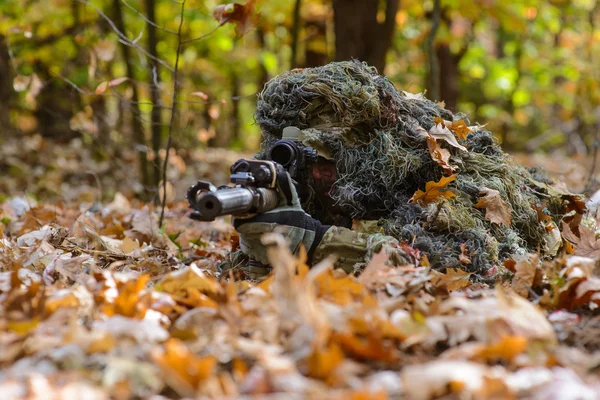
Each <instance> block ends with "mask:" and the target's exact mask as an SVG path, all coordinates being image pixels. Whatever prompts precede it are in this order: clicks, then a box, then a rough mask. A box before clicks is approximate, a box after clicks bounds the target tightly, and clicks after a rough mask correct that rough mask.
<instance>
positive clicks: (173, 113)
mask: <svg viewBox="0 0 600 400" xmlns="http://www.w3.org/2000/svg"><path fill="white" fill-rule="evenodd" d="M184 13H185V0H183V1H182V2H181V20H180V21H179V28H178V29H177V54H176V55H175V68H174V69H173V98H172V103H173V106H172V109H171V120H170V121H169V136H168V137H167V148H166V153H165V161H164V163H163V171H162V185H163V191H162V193H163V199H162V205H161V209H160V218H159V219H158V226H160V227H162V225H163V219H164V217H165V206H166V205H167V167H168V165H169V152H170V151H171V146H172V144H173V126H174V125H175V116H176V114H177V93H178V89H179V82H178V81H177V78H178V76H177V74H178V72H179V54H180V53H181V47H182V45H183V43H182V41H181V30H182V28H183V18H184ZM215 30H216V29H215ZM159 190H160V186H159Z"/></svg>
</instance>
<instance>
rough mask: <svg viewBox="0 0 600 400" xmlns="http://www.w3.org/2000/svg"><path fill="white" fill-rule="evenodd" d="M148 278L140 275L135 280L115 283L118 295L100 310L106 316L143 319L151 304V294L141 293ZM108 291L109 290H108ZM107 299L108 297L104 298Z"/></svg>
mask: <svg viewBox="0 0 600 400" xmlns="http://www.w3.org/2000/svg"><path fill="white" fill-rule="evenodd" d="M149 279H150V277H149V276H148V275H141V276H140V277H139V278H137V279H131V280H128V281H126V282H117V290H118V293H119V294H118V295H117V296H116V297H115V298H114V300H112V301H110V300H109V301H106V303H105V304H103V305H102V307H101V309H102V312H103V313H104V314H106V315H107V316H109V317H110V316H113V315H117V314H118V315H123V316H124V317H130V318H144V315H146V311H147V310H148V308H149V306H150V302H151V294H150V293H149V292H148V293H143V292H142V291H143V290H144V288H145V287H146V283H147V282H148V280H149ZM108 290H109V291H110V290H111V289H108ZM106 298H108V296H107V297H106Z"/></svg>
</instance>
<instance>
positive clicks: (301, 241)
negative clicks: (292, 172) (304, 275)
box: [233, 173, 329, 265]
mask: <svg viewBox="0 0 600 400" xmlns="http://www.w3.org/2000/svg"><path fill="white" fill-rule="evenodd" d="M286 177H287V179H281V180H278V182H277V184H278V186H279V187H278V189H279V190H278V192H279V193H280V201H279V206H278V207H277V208H275V209H274V210H271V211H268V212H265V213H261V214H257V215H255V216H252V217H250V218H239V217H238V218H234V219H233V226H234V228H235V229H236V230H237V231H238V233H239V235H240V247H241V249H242V251H243V252H244V254H246V255H247V256H249V257H250V258H251V259H254V260H256V261H259V262H261V263H263V264H268V263H269V260H268V258H267V251H266V248H265V246H264V245H263V244H262V243H261V237H262V236H263V235H264V234H265V233H269V232H278V233H281V234H283V236H284V237H285V238H286V239H287V240H288V242H289V245H290V250H291V251H292V252H293V253H294V254H296V253H297V252H298V250H299V249H300V246H301V245H303V246H304V248H305V249H306V251H307V252H308V263H309V265H310V264H311V263H312V257H313V254H314V252H315V249H316V248H317V246H318V244H319V243H320V242H321V239H322V238H323V235H324V234H325V232H326V231H327V229H328V228H329V226H328V225H322V224H321V223H320V222H319V221H318V220H316V219H314V218H312V217H311V216H310V215H308V214H307V213H305V212H304V210H302V207H301V206H300V200H299V199H298V193H297V192H296V188H295V187H294V184H293V183H292V179H291V177H290V176H289V174H287V173H286ZM283 193H287V197H286V196H285V195H283Z"/></svg>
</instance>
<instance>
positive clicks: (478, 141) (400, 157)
mask: <svg viewBox="0 0 600 400" xmlns="http://www.w3.org/2000/svg"><path fill="white" fill-rule="evenodd" d="M436 117H437V118H442V119H443V120H447V121H455V122H456V121H459V120H464V121H465V122H467V124H468V121H467V119H466V117H465V116H464V115H454V114H453V113H451V112H450V111H448V110H446V109H444V108H443V107H441V106H440V105H439V104H437V103H435V102H432V101H430V100H427V99H426V98H425V97H423V96H419V95H411V94H409V93H406V92H402V91H399V90H397V89H396V88H395V87H394V85H393V84H392V83H391V82H390V81H389V80H388V79H387V78H385V77H383V76H381V75H379V74H378V73H377V71H376V70H375V69H374V68H372V67H369V66H367V65H366V64H364V63H361V62H358V61H349V62H335V63H331V64H328V65H326V66H323V67H318V68H306V69H295V70H292V71H288V72H285V73H282V74H280V75H279V76H277V77H275V78H274V79H272V80H271V81H269V82H268V83H267V84H266V86H265V88H264V90H263V91H262V93H261V94H260V95H259V99H258V105H257V111H256V114H255V118H256V121H257V123H258V124H259V125H260V128H261V130H262V143H261V148H262V149H263V153H261V154H259V155H258V157H264V155H265V153H264V152H265V150H266V149H269V148H270V146H271V145H272V144H273V143H274V142H275V141H276V140H278V139H280V138H281V133H282V130H283V128H285V127H287V126H296V127H298V128H300V129H303V130H304V131H303V132H304V134H305V138H308V139H307V140H308V142H309V144H315V145H317V147H321V148H325V149H327V151H328V152H329V153H330V156H331V157H332V158H333V160H334V161H335V163H336V166H337V170H338V172H337V173H338V176H337V181H336V183H335V184H334V187H333V190H332V198H333V200H335V201H336V203H337V205H338V206H339V207H341V208H342V209H343V210H345V212H346V213H347V214H349V216H350V217H352V218H354V219H358V220H378V221H379V226H381V227H382V228H383V229H384V231H385V233H387V234H389V235H391V236H394V237H396V238H398V239H399V240H402V241H406V242H408V243H409V244H411V245H412V246H413V247H414V248H416V249H419V250H420V251H421V252H424V253H425V254H427V255H428V258H429V261H430V263H431V265H432V266H433V267H434V268H438V269H443V268H461V269H465V270H468V271H471V272H475V273H477V274H481V275H482V274H484V273H485V272H486V271H488V270H489V268H491V267H492V266H493V265H494V264H496V265H498V264H499V263H500V262H501V261H502V260H503V259H506V258H509V257H511V256H514V255H515V254H525V253H527V252H537V251H540V252H542V253H544V252H545V251H546V252H547V251H548V248H549V247H553V248H554V249H553V250H552V252H553V253H554V252H555V251H556V233H554V236H553V235H549V231H550V230H554V229H555V232H558V229H556V225H554V224H552V226H553V227H554V229H552V227H551V228H548V226H549V225H548V223H541V222H540V217H539V215H538V211H537V210H536V207H537V208H544V211H543V212H545V213H546V214H548V215H549V216H551V217H552V222H554V223H556V224H559V223H560V220H561V219H562V218H563V217H564V215H565V213H566V212H568V211H569V208H568V207H567V203H569V202H571V203H572V202H574V201H576V198H574V197H573V196H569V195H568V194H566V193H558V192H556V191H554V190H553V188H552V187H551V186H550V185H551V184H552V182H551V181H550V180H549V179H548V178H547V177H545V176H544V174H543V173H541V172H539V171H532V170H526V169H525V168H523V167H520V166H518V165H515V164H514V163H513V162H512V161H511V158H510V157H509V156H508V155H507V154H506V153H504V152H503V151H502V149H501V148H500V147H499V146H498V144H497V143H496V141H495V140H494V138H493V137H492V134H491V133H490V132H488V131H486V130H485V129H484V128H483V127H481V126H477V127H471V130H472V132H471V133H470V134H469V135H467V137H466V140H458V141H459V142H460V144H461V145H462V146H464V147H465V148H466V149H465V150H461V149H459V148H457V147H453V146H449V145H448V144H447V143H443V144H442V146H443V147H444V148H446V149H447V150H449V151H450V154H451V157H450V163H451V164H452V165H453V167H454V168H455V171H454V174H456V176H457V178H456V180H455V181H454V182H453V183H451V184H450V186H449V187H450V188H451V190H452V191H453V192H454V193H455V194H456V197H455V198H452V199H445V198H443V197H441V198H439V199H437V200H436V201H435V202H433V203H431V204H428V205H424V204H422V203H419V202H415V203H411V202H410V199H411V197H412V196H413V194H414V193H415V192H416V191H417V190H418V189H421V190H423V189H424V188H425V185H426V183H427V182H429V181H438V180H439V179H440V178H441V177H442V176H444V175H448V174H447V173H445V171H444V169H443V168H442V167H440V165H438V163H437V162H436V161H434V160H433V159H432V156H431V154H430V151H429V149H428V144H427V138H426V134H425V135H424V132H426V131H429V130H430V129H431V128H432V127H433V126H434V125H435V124H436V122H435V120H434V118H436ZM438 121H439V120H438ZM309 128H310V129H309ZM485 189H493V190H497V191H499V193H500V195H501V197H502V199H504V201H505V202H506V204H508V206H510V209H511V213H512V221H511V223H510V224H509V226H505V225H499V224H496V223H493V222H490V221H488V220H486V218H485V213H486V210H485V209H480V208H476V207H475V204H476V203H477V201H478V198H479V197H481V191H482V190H485ZM309 212H310V210H309ZM316 217H318V218H319V217H322V216H318V215H317V216H316ZM545 222H546V221H545ZM552 236H553V237H554V241H555V242H554V243H549V242H552V239H551V237H552ZM558 241H560V237H559V238H558ZM461 245H462V247H463V248H465V245H466V249H467V251H468V254H469V257H470V259H471V263H470V264H468V263H464V262H462V263H461V260H460V255H461V252H462V250H461ZM463 260H464V259H463Z"/></svg>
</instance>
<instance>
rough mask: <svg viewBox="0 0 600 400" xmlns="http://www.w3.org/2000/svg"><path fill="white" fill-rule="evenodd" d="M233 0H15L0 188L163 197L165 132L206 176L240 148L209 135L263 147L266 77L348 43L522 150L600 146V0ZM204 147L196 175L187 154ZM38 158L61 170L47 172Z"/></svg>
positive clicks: (0, 15)
mask: <svg viewBox="0 0 600 400" xmlns="http://www.w3.org/2000/svg"><path fill="white" fill-rule="evenodd" d="M224 7H226V6H225V5H223V4H220V2H218V1H196V0H188V1H186V2H185V4H179V3H178V2H173V1H171V0H164V1H162V0H145V1H133V0H127V1H121V0H114V1H108V0H104V1H92V0H90V1H88V0H52V1H45V2H42V1H25V2H21V1H8V2H3V3H2V5H0V28H1V29H0V76H2V79H1V80H0V129H1V131H2V136H1V138H0V140H1V141H2V143H3V144H2V148H3V150H2V153H3V154H2V157H1V158H0V168H2V171H4V175H5V176H6V175H8V176H10V177H12V178H14V179H13V180H11V182H7V181H5V182H2V183H0V189H3V190H4V191H8V192H12V191H14V190H22V191H27V192H29V193H31V194H38V193H39V194H42V195H47V196H57V197H60V196H64V195H65V193H60V190H58V187H59V186H60V185H61V184H63V183H64V182H65V181H66V182H71V183H74V185H73V186H75V187H76V189H77V190H78V191H79V192H82V191H84V189H83V188H82V187H81V185H84V186H86V187H87V186H89V187H94V186H96V185H97V182H96V181H97V180H98V179H99V180H101V181H102V184H103V194H104V195H106V196H108V197H107V198H111V196H112V195H114V193H115V192H116V191H127V192H128V194H129V195H135V196H139V197H141V198H145V199H150V198H154V199H155V200H156V199H157V197H156V195H157V189H156V188H157V185H158V184H159V182H160V181H161V180H162V172H161V167H160V166H161V164H162V160H164V158H165V157H164V156H165V149H166V147H167V139H168V137H169V131H171V139H172V142H171V143H170V144H171V146H170V148H171V153H170V155H172V156H173V157H172V158H171V162H170V163H169V171H170V172H169V177H170V178H171V179H168V181H169V182H170V183H169V184H173V183H174V182H177V181H178V180H179V179H180V178H181V177H182V176H183V175H197V176H203V175H206V174H207V171H206V170H203V169H202V167H199V166H198V165H196V166H194V165H195V164H198V163H199V162H200V161H207V160H206V158H207V157H208V158H210V157H211V156H213V155H215V154H219V156H218V157H217V158H218V159H224V158H225V159H226V160H227V161H230V158H231V157H228V155H229V154H230V153H228V152H223V151H221V150H219V151H217V152H216V153H215V152H214V151H210V152H205V150H206V149H213V148H219V149H233V150H236V151H245V152H249V153H251V152H253V151H255V150H256V149H257V147H258V141H259V135H260V133H259V129H258V127H257V126H256V125H255V124H254V123H253V118H252V114H253V111H254V109H255V106H256V98H257V93H258V92H260V90H261V88H262V87H263V85H264V83H265V82H266V81H268V80H269V79H270V78H272V77H274V76H275V75H277V74H278V73H280V72H283V71H286V70H288V69H291V68H302V67H312V66H319V65H324V64H326V63H327V62H329V61H333V60H346V59H350V58H357V59H359V60H363V61H366V62H368V63H369V64H371V65H373V66H375V67H377V69H378V70H379V71H380V72H381V73H383V74H384V75H386V76H387V77H389V78H390V79H391V80H392V81H393V82H394V84H395V85H396V86H397V87H398V88H401V89H403V90H407V91H410V92H413V93H418V92H423V91H426V94H427V96H428V97H430V98H432V99H435V100H438V101H443V102H444V103H445V105H446V107H447V108H448V109H450V110H452V111H454V112H456V111H459V112H462V113H465V114H466V115H467V116H468V118H469V119H470V120H471V121H472V122H473V123H480V124H487V125H486V126H487V128H488V129H490V130H491V131H492V132H494V134H495V135H496V137H497V139H498V140H499V141H500V142H501V143H502V145H503V147H504V148H505V149H506V150H508V151H511V152H526V153H532V152H546V153H552V152H556V151H558V152H560V154H562V155H566V156H577V157H580V156H591V155H592V154H593V152H594V149H595V140H596V135H597V131H598V126H599V123H600V122H599V121H600V108H599V107H600V87H599V85H600V83H599V82H600V76H599V74H600V69H599V68H597V66H598V65H600V59H599V58H600V51H599V50H600V27H599V24H600V3H599V2H597V1H595V0H577V1H570V0H551V1H542V2H540V1H534V0H518V1H512V2H504V1H487V0H482V1H475V2H472V1H463V0H448V1H441V2H440V1H425V2H422V1H413V0H387V1H365V0H344V1H342V0H340V1H317V0H295V1H292V0H286V1H280V0H273V1H269V2H249V3H248V4H246V5H243V4H238V5H237V6H235V7H236V8H235V10H233V8H232V9H231V10H226V9H225V8H224ZM231 7H233V5H231ZM233 11H235V13H234V14H231V15H230V14H229V13H230V12H233ZM219 13H220V14H219ZM226 15H227V16H226ZM178 49H179V52H178V51H177V50H178ZM178 56H179V57H178ZM175 70H177V72H176V76H177V85H175V84H174V83H175V82H174V76H175ZM172 111H175V113H174V114H173V120H172V121H171V114H172ZM11 143H12V144H13V145H15V146H16V148H13V147H11ZM17 143H18V144H17ZM23 144H25V146H24V147H23ZM596 147H597V146H596ZM25 149H27V150H28V151H24V150H25ZM42 149H43V151H41V150H42ZM69 149H70V150H69ZM61 151H62V152H63V153H65V154H61ZM55 152H58V153H59V154H58V155H56V154H54V153H55ZM22 153H26V154H22ZM49 154H53V155H52V156H49ZM46 156H48V158H50V159H45V157H46ZM233 158H234V156H233ZM62 159H64V162H63V164H67V165H68V164H69V162H72V164H71V167H73V171H71V172H72V173H70V174H69V173H66V172H65V168H64V166H62V165H59V164H57V163H59V162H60V160H62ZM193 160H195V161H196V162H191V163H187V164H188V168H191V170H188V171H187V173H185V171H184V169H185V164H186V163H185V161H193ZM210 162H212V161H210ZM80 163H83V165H84V167H83V168H80V167H79V164H80ZM36 164H38V165H50V166H52V168H50V169H49V170H44V171H36V170H35V168H34V166H35V165H36ZM225 164H227V163H226V162H225ZM125 165H127V166H128V167H127V168H124V166H125ZM31 168H33V169H34V170H33V171H31ZM217 169H218V170H221V169H220V168H217ZM209 170H214V168H213V169H210V168H209ZM32 172H33V173H32ZM86 173H88V174H87V175H86ZM225 173H226V168H225ZM90 174H96V177H94V176H93V175H90ZM105 177H106V178H105ZM114 178H117V179H114ZM216 179H217V180H218V181H223V180H224V179H226V176H225V175H223V176H217V177H216ZM119 182H121V183H119ZM9 186H10V187H9ZM170 189H171V188H170ZM179 189H180V187H179V186H177V187H176V188H175V187H173V191H174V192H177V191H179ZM79 192H78V193H79ZM78 195H79V194H78ZM174 195H175V194H173V196H174ZM67 196H69V194H67Z"/></svg>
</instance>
